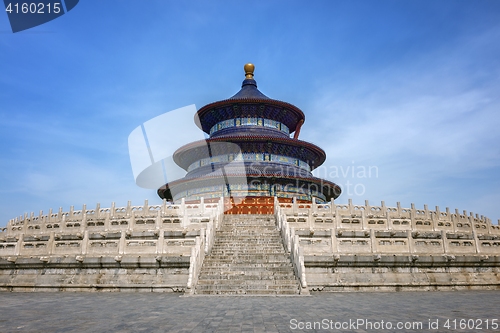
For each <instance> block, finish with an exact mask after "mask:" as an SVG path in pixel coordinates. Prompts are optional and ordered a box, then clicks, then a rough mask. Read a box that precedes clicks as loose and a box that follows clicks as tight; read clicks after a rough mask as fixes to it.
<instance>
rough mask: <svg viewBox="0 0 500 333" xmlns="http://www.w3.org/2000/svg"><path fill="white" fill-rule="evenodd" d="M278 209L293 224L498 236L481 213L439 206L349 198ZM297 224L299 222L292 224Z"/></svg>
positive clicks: (499, 232)
mask: <svg viewBox="0 0 500 333" xmlns="http://www.w3.org/2000/svg"><path fill="white" fill-rule="evenodd" d="M280 208H281V209H282V211H283V212H284V214H285V215H286V216H287V217H288V218H289V220H288V221H289V222H293V223H294V224H292V225H293V226H295V227H299V224H300V228H309V229H311V230H312V229H318V228H331V227H334V228H352V229H358V230H359V229H360V230H370V229H375V230H392V229H394V230H422V231H440V230H445V231H450V232H472V231H475V232H476V233H480V234H496V235H500V226H499V225H497V224H492V222H491V220H490V219H489V218H487V217H485V216H483V215H479V214H474V213H467V211H463V212H460V211H459V210H458V209H456V210H455V211H454V212H452V211H451V210H450V209H449V208H446V209H445V210H444V211H442V210H441V209H440V208H439V207H436V208H435V210H430V209H428V207H427V205H424V209H417V208H415V205H414V204H411V207H410V208H403V207H401V205H400V203H399V202H398V203H397V205H396V207H387V206H386V205H385V202H383V201H382V203H381V205H380V206H372V205H370V203H369V202H368V201H365V204H364V205H354V204H353V203H352V201H351V200H349V202H348V204H346V205H338V204H335V203H334V202H333V201H332V202H328V203H321V204H318V203H316V202H315V201H313V202H312V203H299V202H297V201H295V200H294V201H293V202H291V203H280ZM295 223H298V224H295Z"/></svg>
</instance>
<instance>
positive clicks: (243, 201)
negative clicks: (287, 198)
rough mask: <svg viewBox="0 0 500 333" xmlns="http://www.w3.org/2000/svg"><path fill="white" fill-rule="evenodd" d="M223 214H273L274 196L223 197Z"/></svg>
mask: <svg viewBox="0 0 500 333" xmlns="http://www.w3.org/2000/svg"><path fill="white" fill-rule="evenodd" d="M224 214H228V215H234V214H263V215H267V214H274V197H243V198H238V197H231V198H224Z"/></svg>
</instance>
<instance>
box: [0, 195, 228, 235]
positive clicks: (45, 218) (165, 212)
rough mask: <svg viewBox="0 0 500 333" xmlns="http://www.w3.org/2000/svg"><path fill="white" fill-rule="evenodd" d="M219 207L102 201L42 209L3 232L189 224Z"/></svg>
mask: <svg viewBox="0 0 500 333" xmlns="http://www.w3.org/2000/svg"><path fill="white" fill-rule="evenodd" d="M218 210H220V205H219V203H218V202H215V203H205V202H204V201H203V200H201V202H199V203H185V202H184V200H182V202H181V203H180V204H171V203H168V202H166V201H165V200H164V201H163V203H162V204H161V205H149V204H148V201H147V200H146V201H145V202H144V205H142V206H132V205H131V203H130V201H129V202H128V204H127V206H126V207H116V206H115V204H114V203H112V205H111V207H110V208H101V207H100V204H97V205H96V208H95V209H87V207H86V205H83V207H82V209H81V210H75V209H74V207H73V206H72V207H71V208H70V210H69V211H68V212H63V210H62V208H60V209H59V211H58V212H57V213H53V211H52V209H51V210H50V211H49V213H48V214H43V212H42V211H40V213H39V215H35V214H34V213H31V214H29V215H28V214H25V215H23V216H20V217H17V218H15V219H11V220H10V221H9V223H8V225H7V228H6V229H5V230H4V231H3V233H4V234H5V235H8V236H10V235H17V234H21V233H23V234H31V233H45V232H47V233H48V232H51V231H57V232H63V231H64V232H66V231H67V232H83V231H84V230H87V229H88V228H91V229H102V230H111V229H117V230H121V229H134V228H139V229H140V228H156V229H159V228H160V229H161V228H162V227H163V226H169V225H170V226H174V227H179V226H180V227H183V228H185V227H188V226H189V225H191V224H193V223H199V222H208V220H209V219H210V218H211V217H213V216H215V215H216V213H217V211H218Z"/></svg>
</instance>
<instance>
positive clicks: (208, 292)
mask: <svg viewBox="0 0 500 333" xmlns="http://www.w3.org/2000/svg"><path fill="white" fill-rule="evenodd" d="M195 294H197V295H227V296H238V295H256V296H257V295H298V294H299V292H298V291H296V290H280V291H275V290H248V291H247V290H243V289H242V290H238V291H234V290H203V291H198V290H197V291H196V292H195Z"/></svg>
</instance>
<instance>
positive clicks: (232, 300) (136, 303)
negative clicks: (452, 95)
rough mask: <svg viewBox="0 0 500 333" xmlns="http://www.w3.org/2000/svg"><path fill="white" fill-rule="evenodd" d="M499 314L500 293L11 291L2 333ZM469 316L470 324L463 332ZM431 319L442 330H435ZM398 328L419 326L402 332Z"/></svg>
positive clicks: (323, 328) (1, 307) (438, 319)
mask: <svg viewBox="0 0 500 333" xmlns="http://www.w3.org/2000/svg"><path fill="white" fill-rule="evenodd" d="M499 309H500V292H499V291H451V292H397V293H376V292H374V293H323V294H315V295H312V296H295V297H293V296H289V297H287V296H283V297H262V296H261V297H259V296H256V297H245V296H232V297H231V296H227V297H217V296H193V297H184V296H179V294H170V293H59V292H58V293H8V292H3V293H0V332H2V333H3V332H175V333H180V332H186V333H187V332H429V331H434V332H500V328H496V329H495V328H494V327H492V326H496V325H494V323H495V321H493V319H497V320H496V322H498V321H500V310H499ZM462 319H466V320H468V321H467V322H464V321H462V325H465V326H462V327H463V329H460V324H461V320H462ZM469 319H473V320H474V321H470V320H469ZM429 320H430V322H431V323H432V327H431V328H437V329H429ZM447 320H449V321H448V327H446V325H445V324H446V321H447ZM315 322H316V328H314V325H315ZM398 323H401V325H407V327H411V326H413V325H417V326H415V327H416V329H412V328H409V329H404V328H403V329H397V328H396V325H397V324H398ZM418 323H421V325H422V326H420V327H421V328H420V327H419V326H418ZM436 324H437V325H438V327H436V326H435V325H436ZM318 325H319V326H318ZM355 325H358V326H355ZM390 325H392V326H393V327H392V329H387V328H388V327H390ZM467 325H468V326H467ZM487 325H488V328H487V327H486V326H487ZM336 326H337V329H336V328H335V327H336ZM341 326H344V328H343V329H342V327H341ZM403 327H404V326H403ZM455 327H456V329H455Z"/></svg>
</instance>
